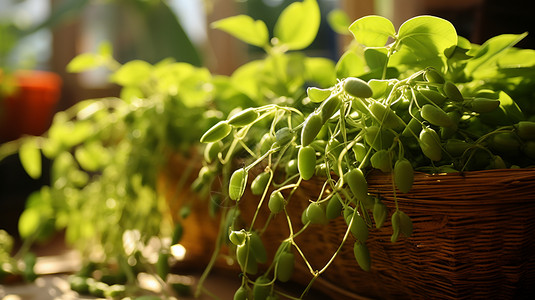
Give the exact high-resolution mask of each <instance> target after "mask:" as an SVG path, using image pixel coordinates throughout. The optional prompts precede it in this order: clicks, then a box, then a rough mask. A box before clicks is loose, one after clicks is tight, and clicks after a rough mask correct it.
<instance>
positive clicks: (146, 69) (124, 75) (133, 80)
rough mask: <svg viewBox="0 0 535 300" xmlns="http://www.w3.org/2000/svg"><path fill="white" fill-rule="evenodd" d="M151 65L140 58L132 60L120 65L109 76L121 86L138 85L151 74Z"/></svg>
mask: <svg viewBox="0 0 535 300" xmlns="http://www.w3.org/2000/svg"><path fill="white" fill-rule="evenodd" d="M151 71H152V65H151V64H149V63H148V62H146V61H142V60H132V61H129V62H127V63H126V64H124V65H122V66H121V67H120V68H119V69H118V70H117V71H116V72H115V73H113V74H112V75H111V77H110V79H111V81H112V82H114V83H117V84H119V85H122V86H138V85H141V84H142V83H143V82H145V81H147V80H148V79H149V77H150V76H151Z"/></svg>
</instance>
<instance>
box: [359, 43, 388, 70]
mask: <svg viewBox="0 0 535 300" xmlns="http://www.w3.org/2000/svg"><path fill="white" fill-rule="evenodd" d="M364 59H365V60H366V64H368V67H370V69H372V70H375V69H380V70H382V69H384V67H385V64H386V63H387V61H388V58H387V50H386V48H366V50H364Z"/></svg>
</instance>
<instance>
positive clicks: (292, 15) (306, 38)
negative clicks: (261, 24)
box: [274, 0, 321, 50]
mask: <svg viewBox="0 0 535 300" xmlns="http://www.w3.org/2000/svg"><path fill="white" fill-rule="evenodd" d="M320 20H321V16H320V9H319V6H318V3H317V2H316V0H304V1H303V2H294V3H292V4H290V5H288V7H286V8H285V9H284V10H283V11H282V13H281V15H280V16H279V19H278V20H277V23H275V28H274V35H275V37H276V38H277V39H278V41H279V43H280V44H282V45H284V46H285V47H287V49H288V50H300V49H304V48H306V47H308V46H309V45H310V44H311V43H312V42H313V41H314V39H315V38H316V35H317V33H318V29H319V26H320Z"/></svg>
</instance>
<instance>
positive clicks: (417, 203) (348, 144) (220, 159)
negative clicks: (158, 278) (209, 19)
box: [201, 1, 535, 299]
mask: <svg viewBox="0 0 535 300" xmlns="http://www.w3.org/2000/svg"><path fill="white" fill-rule="evenodd" d="M311 2H312V1H304V2H303V5H307V4H310V3H311ZM284 17H285V15H284V13H283V14H282V15H281V19H284ZM240 18H241V17H240ZM243 19H245V18H243ZM231 20H233V22H235V23H234V27H232V28H227V30H228V31H229V32H230V33H232V34H234V35H235V36H236V37H238V38H242V39H244V38H243V37H242V35H241V33H242V32H248V31H249V30H250V31H255V30H258V28H259V27H260V26H259V25H258V23H253V22H249V21H247V22H245V20H241V19H239V18H238V17H236V18H235V19H231ZM286 21H287V22H290V23H291V21H289V20H286ZM228 22H229V23H230V21H228ZM257 22H258V21H257ZM237 23H239V24H237ZM296 26H297V25H296ZM286 28H292V26H287V27H286ZM299 28H300V29H302V30H305V29H303V28H301V27H299ZM349 31H350V32H351V33H352V34H353V36H354V37H355V43H354V44H353V45H352V47H351V48H350V49H349V50H348V51H347V52H346V53H345V54H344V55H342V57H341V58H340V60H339V61H338V63H337V65H336V70H337V75H338V80H337V82H336V83H335V84H333V85H332V86H331V87H329V88H316V87H309V88H308V89H307V95H303V96H302V98H299V99H296V100H297V101H295V102H294V103H302V102H301V100H303V102H305V103H307V104H306V105H303V106H295V105H294V106H287V105H273V104H268V105H264V106H259V107H253V108H249V109H246V110H244V111H242V112H240V113H238V114H235V115H231V116H229V117H228V119H227V120H224V121H220V122H218V123H217V124H216V125H214V126H213V127H212V128H210V129H209V130H208V131H207V132H205V134H204V135H203V137H202V138H201V141H202V142H204V143H206V144H207V146H206V156H205V157H206V158H207V159H206V161H205V167H206V168H210V169H216V170H226V171H225V172H226V173H225V172H223V187H224V189H226V191H227V195H228V198H227V205H225V207H227V208H226V213H224V215H225V216H226V222H225V223H224V224H223V225H222V229H221V230H222V231H223V232H224V234H225V235H226V236H227V239H226V240H227V241H228V245H229V247H228V248H229V252H230V253H231V254H234V255H235V256H234V257H235V258H236V261H237V263H238V265H239V267H240V269H241V272H242V275H243V277H242V278H243V280H242V286H241V287H240V288H239V289H238V290H237V291H236V294H235V299H246V298H248V297H253V298H254V299H267V298H270V297H278V296H281V295H283V296H287V297H289V298H291V299H297V298H299V299H301V298H303V297H304V296H305V295H306V294H307V292H308V290H309V289H310V287H311V286H312V284H313V283H315V282H317V283H319V285H320V286H323V287H325V288H327V290H329V291H330V292H331V293H332V294H334V295H338V296H339V297H342V296H345V297H347V296H353V297H358V296H359V295H364V296H369V297H373V298H377V297H379V298H383V297H384V298H392V297H395V298H420V297H422V298H459V297H475V296H484V297H494V296H496V295H500V297H507V298H510V297H513V296H520V295H527V294H529V293H530V291H531V290H530V289H531V288H530V285H531V284H532V283H533V280H534V278H533V277H532V276H530V275H529V270H530V269H531V268H532V267H533V260H532V259H530V258H528V257H526V256H525V255H524V254H522V253H524V251H525V253H529V252H531V251H533V247H532V246H530V245H532V242H531V240H532V236H533V235H532V234H533V232H532V230H531V229H529V228H528V227H525V226H524V225H525V224H526V223H529V222H530V221H528V218H530V217H529V216H530V215H532V214H533V210H534V204H533V201H532V199H533V196H534V195H533V192H532V191H531V188H530V187H531V186H532V184H533V180H534V179H535V177H534V171H533V164H534V162H535V155H534V149H535V142H534V139H535V123H534V122H533V120H534V117H533V116H534V114H533V105H532V104H531V100H530V99H531V98H530V97H531V96H532V95H533V87H534V86H533V80H532V76H531V75H532V73H533V69H534V67H535V52H534V51H533V50H530V49H517V48H514V45H515V44H516V43H517V42H518V41H520V40H521V39H522V38H523V37H525V35H526V34H525V33H524V34H518V35H514V34H511V35H499V36H496V37H494V38H492V39H490V40H488V41H487V42H485V43H484V44H482V45H475V44H471V43H470V42H469V41H468V40H466V39H465V38H462V37H460V36H458V35H457V33H456V30H455V28H454V26H453V25H452V24H451V23H450V22H448V21H447V20H444V19H441V18H437V17H433V16H418V17H415V18H412V19H409V20H407V21H406V22H405V23H403V24H402V25H401V26H400V28H399V29H397V30H396V29H395V28H394V26H393V25H392V23H391V22H390V21H389V20H388V19H385V18H383V17H380V16H367V17H364V18H361V19H358V20H356V21H355V22H354V23H352V24H351V25H350V26H349ZM254 36H261V35H259V34H255V35H254ZM244 40H245V41H247V40H246V39H244ZM275 40H276V41H277V42H280V44H277V46H280V47H285V46H288V47H290V46H289V45H291V44H292V41H293V40H292V39H288V40H284V39H275ZM285 43H287V44H285ZM237 145H241V146H242V148H243V150H242V151H238V150H236V146H237ZM214 148H215V149H216V150H214ZM229 168H230V169H231V171H228V169H229ZM225 174H227V175H225ZM522 274H524V275H522ZM320 276H321V277H320ZM321 278H325V280H321ZM290 279H294V280H296V281H299V282H302V283H305V284H308V285H307V286H306V288H305V289H304V290H303V292H302V294H301V295H300V296H295V295H286V294H285V293H284V292H281V291H280V290H279V289H278V286H279V285H280V283H281V282H286V281H288V280H290Z"/></svg>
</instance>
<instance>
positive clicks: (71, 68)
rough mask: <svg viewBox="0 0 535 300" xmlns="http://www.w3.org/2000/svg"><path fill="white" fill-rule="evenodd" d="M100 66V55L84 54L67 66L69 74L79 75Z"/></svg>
mask: <svg viewBox="0 0 535 300" xmlns="http://www.w3.org/2000/svg"><path fill="white" fill-rule="evenodd" d="M99 66H100V61H99V57H98V55H95V54H93V53H82V54H80V55H78V56H76V57H74V58H73V59H72V60H71V61H70V62H69V64H67V72H71V73H78V72H83V71H88V70H91V69H94V68H97V67H99Z"/></svg>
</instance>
